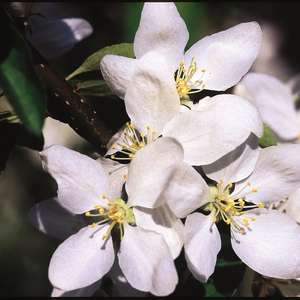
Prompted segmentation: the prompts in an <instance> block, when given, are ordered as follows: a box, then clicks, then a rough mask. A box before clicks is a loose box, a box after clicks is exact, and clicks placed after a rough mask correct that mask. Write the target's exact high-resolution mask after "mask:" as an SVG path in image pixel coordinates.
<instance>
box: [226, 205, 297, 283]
mask: <svg viewBox="0 0 300 300" xmlns="http://www.w3.org/2000/svg"><path fill="white" fill-rule="evenodd" d="M258 211H260V213H261V214H260V215H258V214H249V216H251V217H255V218H256V220H255V221H252V222H251V223H250V228H251V230H249V231H247V232H246V234H244V235H242V234H235V237H234V238H233V239H232V241H231V244H232V247H233V250H234V251H235V253H236V254H237V255H238V256H239V258H240V259H241V260H242V261H243V262H244V263H245V264H247V265H248V266H249V267H250V268H251V269H253V270H254V271H256V272H258V273H260V274H262V275H264V276H268V277H274V278H281V279H292V278H297V277H299V276H300V256H299V252H300V239H299V236H300V227H299V225H298V224H297V223H296V222H295V221H294V220H292V219H291V218H289V217H288V216H287V215H285V214H282V213H279V212H277V211H267V210H258ZM240 218H242V217H240Z"/></svg>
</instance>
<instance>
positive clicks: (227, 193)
mask: <svg viewBox="0 0 300 300" xmlns="http://www.w3.org/2000/svg"><path fill="white" fill-rule="evenodd" d="M232 186H233V183H228V184H227V185H226V186H225V185H224V181H223V180H220V181H219V182H218V183H217V185H216V186H213V187H211V188H210V199H211V201H210V202H209V204H208V205H207V206H206V210H208V211H211V212H212V218H213V222H217V221H220V220H223V221H224V222H225V223H226V224H230V225H231V228H233V230H235V231H238V232H239V233H242V234H245V233H246V230H245V229H249V227H250V222H251V221H254V220H255V218H252V217H248V216H247V215H245V214H246V213H247V212H248V210H249V209H254V208H261V207H264V204H263V203H258V204H252V203H248V202H247V201H246V200H245V198H243V197H241V195H242V192H243V191H244V192H243V195H247V194H249V193H255V192H257V189H256V188H253V187H252V186H251V183H250V182H246V183H245V185H244V186H242V187H241V189H240V190H239V191H234V192H233V194H232V195H231V192H232V190H231V188H232ZM251 187H252V188H251ZM247 189H248V191H245V190H247ZM240 216H243V217H242V218H241V219H239V218H236V217H240Z"/></svg>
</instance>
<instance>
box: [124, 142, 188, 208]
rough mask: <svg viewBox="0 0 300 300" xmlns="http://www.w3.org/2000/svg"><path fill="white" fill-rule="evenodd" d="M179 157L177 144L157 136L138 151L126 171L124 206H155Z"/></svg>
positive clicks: (180, 154) (179, 150) (180, 159)
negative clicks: (125, 202) (126, 198)
mask: <svg viewBox="0 0 300 300" xmlns="http://www.w3.org/2000/svg"><path fill="white" fill-rule="evenodd" d="M182 159H183V150H182V147H181V145H180V144H179V143H178V142H177V141H176V140H174V139H172V138H159V139H157V140H156V141H155V142H153V143H151V144H149V145H147V146H146V147H144V148H143V149H141V150H139V151H138V152H137V153H136V155H135V158H134V159H133V160H132V161H131V163H130V165H129V170H128V180H127V182H126V191H127V194H128V205H130V206H142V207H148V208H153V207H158V206H159V205H160V204H161V201H159V200H161V199H159V196H160V194H161V193H162V192H163V190H164V189H165V188H167V185H168V183H169V180H170V179H171V178H172V176H173V174H174V172H175V171H176V167H177V165H178V164H179V163H181V162H182Z"/></svg>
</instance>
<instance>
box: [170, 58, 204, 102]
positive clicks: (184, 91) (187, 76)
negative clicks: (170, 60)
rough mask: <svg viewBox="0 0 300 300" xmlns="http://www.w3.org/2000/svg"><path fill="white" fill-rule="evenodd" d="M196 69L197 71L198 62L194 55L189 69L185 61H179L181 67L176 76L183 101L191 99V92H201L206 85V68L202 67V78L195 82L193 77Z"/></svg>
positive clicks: (177, 87)
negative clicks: (204, 78) (204, 79)
mask: <svg viewBox="0 0 300 300" xmlns="http://www.w3.org/2000/svg"><path fill="white" fill-rule="evenodd" d="M196 71H197V64H196V60H195V58H194V57H193V58H192V60H191V63H190V65H189V67H188V69H187V70H186V68H185V66H184V62H183V61H181V62H180V63H179V67H178V69H177V72H176V76H175V82H176V89H177V92H178V94H179V96H180V98H181V102H185V101H187V100H189V94H195V93H199V92H200V91H202V90H203V89H204V87H205V85H204V83H203V77H204V75H205V72H206V70H205V69H202V70H201V73H202V75H201V78H200V79H198V80H196V81H194V82H193V81H192V78H193V76H194V75H195V73H196Z"/></svg>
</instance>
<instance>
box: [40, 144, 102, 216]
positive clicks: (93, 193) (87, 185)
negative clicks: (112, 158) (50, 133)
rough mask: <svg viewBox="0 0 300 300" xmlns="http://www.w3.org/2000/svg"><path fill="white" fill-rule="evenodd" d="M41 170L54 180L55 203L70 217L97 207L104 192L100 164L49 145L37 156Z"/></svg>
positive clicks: (64, 148) (63, 148)
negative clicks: (55, 183) (68, 211)
mask: <svg viewBox="0 0 300 300" xmlns="http://www.w3.org/2000/svg"><path fill="white" fill-rule="evenodd" d="M41 157H42V162H43V166H44V168H45V169H46V171H48V172H49V173H50V174H51V175H52V176H53V177H54V179H55V180H56V182H57V185H58V191H57V195H58V197H57V198H58V201H59V203H60V204H61V205H62V206H63V207H65V208H66V209H67V210H70V211H72V212H73V213H77V214H80V213H83V212H85V211H88V210H90V209H92V208H93V206H95V205H97V204H102V203H100V201H102V200H101V197H100V195H101V194H102V193H104V192H106V190H107V185H108V183H107V176H106V174H105V171H104V170H103V168H102V166H101V164H100V163H99V162H97V161H95V160H93V159H91V158H89V157H88V156H86V155H83V154H80V153H79V152H76V151H73V150H70V149H68V148H66V147H63V146H59V145H53V146H51V147H49V148H47V149H45V150H44V151H42V152H41Z"/></svg>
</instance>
